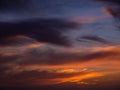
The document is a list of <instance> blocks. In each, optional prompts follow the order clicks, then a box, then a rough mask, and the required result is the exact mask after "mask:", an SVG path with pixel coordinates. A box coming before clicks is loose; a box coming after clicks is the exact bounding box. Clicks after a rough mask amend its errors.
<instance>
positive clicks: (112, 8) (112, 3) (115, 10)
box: [100, 0, 120, 18]
mask: <svg viewBox="0 0 120 90" xmlns="http://www.w3.org/2000/svg"><path fill="white" fill-rule="evenodd" d="M100 1H102V2H107V5H106V6H107V7H106V10H107V11H108V12H109V13H110V14H111V15H112V16H114V17H116V18H120V0H100Z"/></svg>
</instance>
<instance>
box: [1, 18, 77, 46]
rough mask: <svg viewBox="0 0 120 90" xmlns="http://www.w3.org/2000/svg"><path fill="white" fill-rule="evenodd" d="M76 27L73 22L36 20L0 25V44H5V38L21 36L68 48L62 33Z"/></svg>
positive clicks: (66, 40)
mask: <svg viewBox="0 0 120 90" xmlns="http://www.w3.org/2000/svg"><path fill="white" fill-rule="evenodd" d="M76 26H77V24H76V23H74V22H69V21H67V20H62V19H38V20H26V21H21V22H11V23H6V22H5V23H4V22H1V23H0V28H1V30H0V40H1V43H0V44H5V43H7V41H5V38H9V37H13V36H17V35H23V36H28V37H30V38H33V39H35V40H37V41H39V42H45V43H52V44H57V45H64V46H66V45H67V46H69V45H70V44H69V41H68V38H67V37H66V36H64V35H62V33H64V32H66V31H68V30H71V29H73V28H75V27H76Z"/></svg>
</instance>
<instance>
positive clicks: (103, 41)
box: [78, 35, 110, 44]
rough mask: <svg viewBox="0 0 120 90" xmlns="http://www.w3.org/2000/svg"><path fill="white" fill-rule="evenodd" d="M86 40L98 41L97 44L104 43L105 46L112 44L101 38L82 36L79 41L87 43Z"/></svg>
mask: <svg viewBox="0 0 120 90" xmlns="http://www.w3.org/2000/svg"><path fill="white" fill-rule="evenodd" d="M86 40H90V41H96V42H100V43H104V44H109V43H110V42H109V41H107V40H105V39H103V38H101V37H99V36H90V35H89V36H82V37H80V38H79V39H78V41H86Z"/></svg>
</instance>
